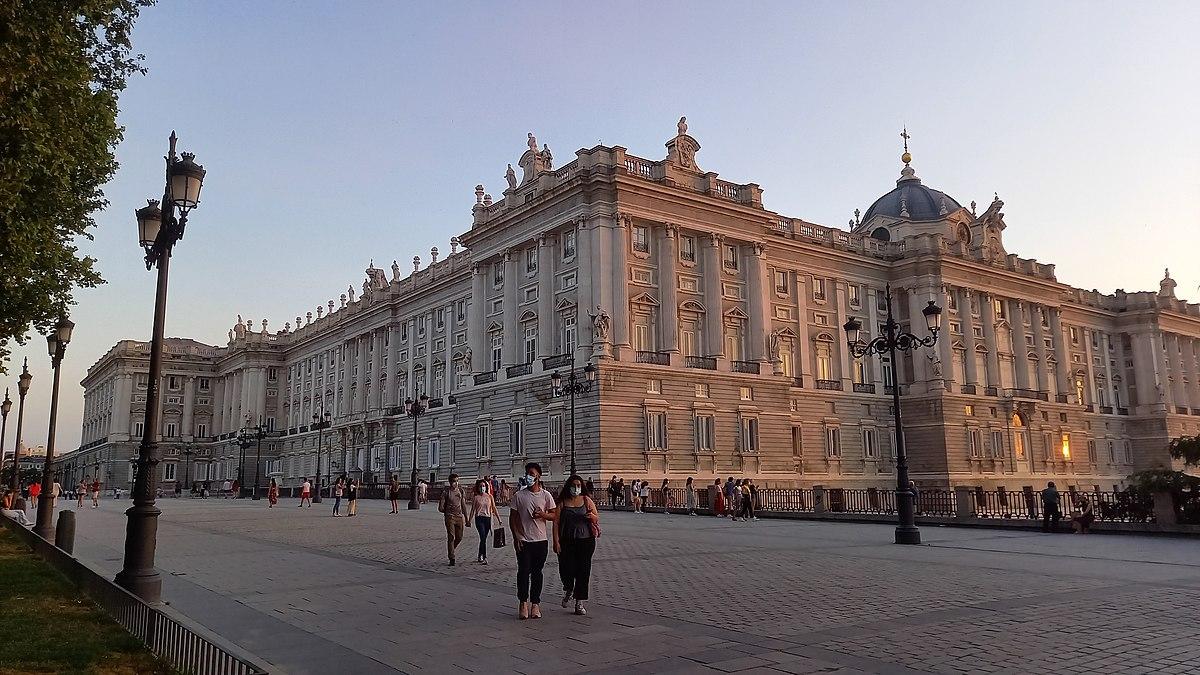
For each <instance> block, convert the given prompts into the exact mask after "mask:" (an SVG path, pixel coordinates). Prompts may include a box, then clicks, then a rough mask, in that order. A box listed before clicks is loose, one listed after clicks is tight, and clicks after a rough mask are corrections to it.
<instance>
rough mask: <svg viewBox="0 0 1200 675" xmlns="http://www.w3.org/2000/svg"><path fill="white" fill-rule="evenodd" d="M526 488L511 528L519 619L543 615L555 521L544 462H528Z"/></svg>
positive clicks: (516, 504)
mask: <svg viewBox="0 0 1200 675" xmlns="http://www.w3.org/2000/svg"><path fill="white" fill-rule="evenodd" d="M525 478H526V487H525V489H523V490H521V491H519V492H517V493H516V494H515V495H513V498H512V507H511V508H510V509H509V513H508V528H509V529H510V530H512V535H513V548H514V549H516V552H517V601H518V606H517V618H519V619H530V618H532V619H540V618H542V608H541V602H542V568H543V567H545V566H546V553H547V550H546V549H547V546H548V544H547V534H546V523H548V522H551V521H553V520H554V497H552V496H550V493H549V492H548V491H547V490H544V489H543V488H542V465H540V464H538V463H537V462H530V463H528V464H526V465H525Z"/></svg>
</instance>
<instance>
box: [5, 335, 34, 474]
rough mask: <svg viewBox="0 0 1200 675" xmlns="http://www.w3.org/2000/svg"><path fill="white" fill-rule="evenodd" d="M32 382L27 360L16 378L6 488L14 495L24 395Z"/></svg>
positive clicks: (22, 422) (22, 421)
mask: <svg viewBox="0 0 1200 675" xmlns="http://www.w3.org/2000/svg"><path fill="white" fill-rule="evenodd" d="M32 380H33V375H30V374H29V358H28V357H26V358H25V361H24V362H23V363H22V364H21V376H20V377H18V378H17V399H18V400H19V403H17V437H16V439H14V442H13V464H12V476H11V477H9V482H8V486H9V487H10V488H12V491H13V492H14V493H15V492H16V491H17V488H18V485H17V472H18V471H20V470H21V462H20V459H21V429H22V427H23V426H24V422H25V395H26V394H28V393H29V383H30V382H31V381H32Z"/></svg>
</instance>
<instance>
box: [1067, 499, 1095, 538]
mask: <svg viewBox="0 0 1200 675" xmlns="http://www.w3.org/2000/svg"><path fill="white" fill-rule="evenodd" d="M1075 502H1076V503H1075V506H1076V507H1078V512H1077V513H1074V514H1072V516H1071V527H1072V528H1073V529H1074V532H1073V533H1072V534H1087V533H1088V531H1089V530H1090V529H1091V527H1092V523H1093V522H1094V521H1095V520H1096V514H1095V512H1094V511H1093V510H1092V502H1091V501H1089V500H1088V498H1087V497H1084V496H1083V495H1079V496H1078V497H1076V499H1075Z"/></svg>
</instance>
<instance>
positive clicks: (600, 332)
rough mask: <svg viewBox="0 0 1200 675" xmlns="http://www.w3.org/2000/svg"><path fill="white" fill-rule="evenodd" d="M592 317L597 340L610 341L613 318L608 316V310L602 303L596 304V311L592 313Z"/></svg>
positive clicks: (593, 331)
mask: <svg viewBox="0 0 1200 675" xmlns="http://www.w3.org/2000/svg"><path fill="white" fill-rule="evenodd" d="M590 316H591V317H592V334H593V338H594V339H595V341H596V342H608V329H609V327H610V324H611V319H609V317H608V312H606V311H604V308H603V307H601V306H600V305H596V313H595V314H591V315H590Z"/></svg>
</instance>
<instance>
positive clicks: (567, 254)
mask: <svg viewBox="0 0 1200 675" xmlns="http://www.w3.org/2000/svg"><path fill="white" fill-rule="evenodd" d="M562 257H563V260H569V259H571V258H574V257H575V230H568V231H566V232H563V236H562Z"/></svg>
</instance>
